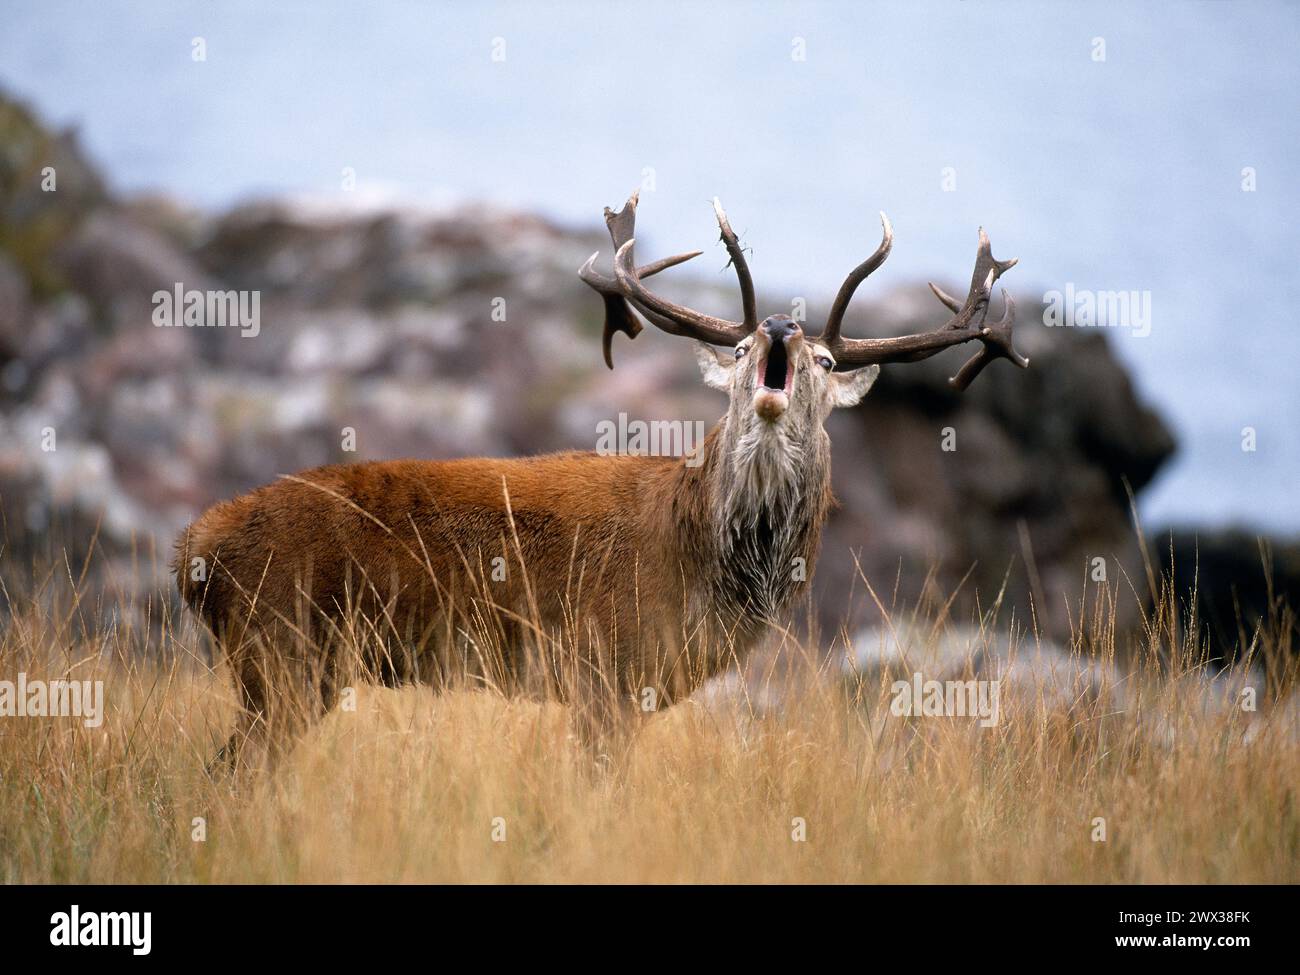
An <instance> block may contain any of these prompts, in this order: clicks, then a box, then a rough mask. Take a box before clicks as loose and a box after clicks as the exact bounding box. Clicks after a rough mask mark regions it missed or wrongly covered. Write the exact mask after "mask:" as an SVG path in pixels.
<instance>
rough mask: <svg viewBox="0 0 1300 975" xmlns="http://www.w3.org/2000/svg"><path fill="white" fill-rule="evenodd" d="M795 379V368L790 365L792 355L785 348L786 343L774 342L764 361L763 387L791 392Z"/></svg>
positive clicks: (775, 390)
mask: <svg viewBox="0 0 1300 975" xmlns="http://www.w3.org/2000/svg"><path fill="white" fill-rule="evenodd" d="M793 379H794V369H792V368H791V366H790V356H789V354H788V353H787V352H786V350H785V343H784V342H773V343H772V345H771V346H770V347H769V348H768V350H767V359H766V361H764V363H763V388H764V389H770V390H773V391H774V392H781V393H789V392H790V383H791V381H792V380H793Z"/></svg>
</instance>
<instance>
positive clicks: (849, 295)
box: [578, 193, 1029, 390]
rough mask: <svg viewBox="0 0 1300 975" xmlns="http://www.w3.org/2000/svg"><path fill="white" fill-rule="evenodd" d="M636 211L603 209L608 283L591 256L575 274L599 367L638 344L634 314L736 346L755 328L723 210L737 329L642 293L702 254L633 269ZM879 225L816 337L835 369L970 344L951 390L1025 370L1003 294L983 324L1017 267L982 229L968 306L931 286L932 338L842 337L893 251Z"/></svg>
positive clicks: (739, 251) (747, 284)
mask: <svg viewBox="0 0 1300 975" xmlns="http://www.w3.org/2000/svg"><path fill="white" fill-rule="evenodd" d="M636 206H637V194H636V193H633V194H632V196H631V197H630V198H629V199H628V201H627V203H626V204H625V205H624V207H623V209H621V210H619V211H618V212H617V213H615V212H614V211H612V210H610V209H609V208H608V207H606V208H605V223H606V225H607V226H608V227H609V236H610V239H611V240H612V241H613V243H614V251H615V253H614V276H613V277H612V278H611V277H608V276H606V275H604V274H601V273H600V272H599V271H597V270H596V267H595V265H596V257H597V255H596V254H592V255H591V257H589V258H588V259H587V262H586V263H585V264H583V265H582V268H581V269H580V270H579V272H578V273H579V274H580V275H581V277H582V280H583V281H585V282H586V283H587V284H588V285H590V286H591V287H592V288H594V289H595V290H596V291H598V292H599V293H600V296H601V298H602V299H604V302H605V329H604V334H603V336H602V339H601V347H602V349H603V351H604V354H605V364H606V365H608V366H609V367H610V368H611V369H612V368H614V362H613V358H612V356H611V354H610V344H611V340H612V339H613V335H614V333H615V332H622V333H623V334H624V335H626V336H628V338H636V336H637V335H638V334H639V333H640V331H641V328H642V326H641V323H640V322H639V321H638V320H637V317H636V315H635V314H633V312H632V309H633V308H635V309H636V310H637V311H638V312H640V313H641V315H642V316H644V317H645V319H646V320H647V321H649V322H650V323H651V324H653V325H655V326H656V327H658V328H661V329H663V330H664V331H665V332H669V333H671V334H673V335H686V336H690V337H691V338H696V339H700V340H702V341H704V342H710V343H713V344H714V345H735V344H736V343H738V342H740V341H741V340H742V339H743V338H745V337H746V336H747V335H749V334H750V333H751V332H753V331H754V329H755V328H757V327H758V305H757V302H756V300H755V297H754V280H753V278H752V277H751V275H750V273H749V265H748V264H747V263H746V262H745V253H744V250H743V248H742V247H741V246H740V241H739V240H738V239H737V237H736V234H735V231H733V230H732V229H731V223H730V222H729V221H728V220H727V215H726V213H725V212H723V209H722V204H720V203H719V202H718V201H717V199H716V198H715V199H714V201H713V210H714V214H715V215H716V216H717V219H718V229H719V231H720V233H721V239H722V243H723V244H724V245H725V246H726V248H727V253H728V255H729V256H730V263H731V265H732V266H733V267H734V268H735V269H736V279H737V281H738V282H739V284H740V301H741V308H742V311H743V318H742V320H741V321H739V322H733V321H729V320H727V319H725V318H715V317H713V316H712V315H706V314H704V313H703V312H698V311H695V310H694V309H691V308H687V307H686V306H684V305H678V304H676V303H674V302H671V301H668V300H667V299H665V298H662V297H660V296H659V295H656V294H654V293H653V292H652V291H650V290H649V289H647V288H646V286H645V284H644V283H643V282H644V280H645V279H646V278H649V277H652V276H653V275H655V274H658V273H659V272H660V271H662V270H664V269H665V268H669V267H673V266H674V265H677V264H681V263H682V262H683V261H688V260H690V259H691V258H692V257H697V256H698V255H699V254H700V251H691V252H689V253H686V254H678V255H676V256H674V257H665V258H663V259H662V260H659V261H654V262H653V263H651V264H644V265H642V266H641V267H637V266H636V263H635V261H634V260H633V249H634V247H635V244H636V240H635V233H634V232H635V229H636ZM880 223H881V227H882V228H883V230H882V236H881V240H880V246H879V247H877V248H876V251H875V253H874V254H872V255H871V256H870V257H869V258H867V259H866V260H865V261H863V262H862V263H861V264H859V265H858V266H857V267H856V268H854V269H853V271H852V272H851V273H850V274H849V276H848V277H847V278H845V279H844V283H843V284H842V285H840V290H839V292H838V293H837V294H836V295H835V301H834V302H833V303H832V305H831V311H830V315H829V316H828V317H827V319H826V327H825V328H824V329H823V330H822V333H821V335H820V336H819V338H818V341H820V342H821V343H822V344H823V345H825V346H826V347H827V348H828V349H829V350H830V352H831V354H832V355H833V356H834V357H835V359H836V361H837V363H838V364H839V365H840V366H842V367H845V368H855V367H857V366H866V365H871V364H874V363H883V362H917V361H919V360H921V359H927V358H929V357H930V356H932V355H934V354H935V353H937V352H942V351H943V350H944V349H946V348H948V347H949V346H953V345H960V344H962V343H963V342H970V341H972V340H976V339H978V340H979V341H980V342H981V343H982V346H983V347H982V348H981V349H980V351H979V352H977V353H976V354H975V355H974V356H972V357H971V358H970V360H969V361H967V362H966V364H965V365H963V366H962V367H961V369H959V370H958V371H957V374H956V375H955V376H953V377H952V378H951V379H950V380H948V382H949V384H950V385H952V386H953V388H955V389H959V390H961V389H965V388H966V387H967V386H969V385H970V384H971V382H972V380H974V379H975V377H976V376H978V375H979V373H980V371H981V370H982V369H983V368H984V367H985V366H986V365H988V364H989V363H990V362H992V361H993V360H994V359H1010V360H1011V361H1012V362H1014V363H1015V364H1016V365H1018V366H1020V367H1021V368H1022V369H1023V368H1025V367H1026V366H1028V365H1029V360H1028V359H1027V358H1025V357H1024V356H1022V355H1021V354H1020V353H1019V352H1017V351H1016V349H1015V347H1014V346H1013V345H1012V340H1011V330H1012V328H1013V326H1014V325H1015V317H1016V306H1015V302H1013V301H1012V300H1011V296H1010V295H1008V294H1007V292H1006V291H1005V290H1003V292H1002V297H1003V300H1004V303H1005V310H1004V311H1003V313H1002V318H1001V319H999V320H998V321H996V322H994V323H992V324H989V323H987V322H986V319H987V318H988V310H989V298H990V295H991V293H992V289H993V284H994V282H996V281H997V279H998V278H999V277H1001V276H1002V275H1003V274H1004V273H1006V272H1007V271H1009V270H1010V269H1011V268H1013V267H1015V265H1016V261H1015V260H1010V261H999V260H997V259H996V258H995V257H994V256H993V251H992V248H991V247H990V245H989V238H988V235H987V234H986V233H984V229H983V228H982V227H981V228H980V242H979V249H978V250H977V251H976V255H975V270H974V272H973V273H972V275H971V283H970V289H969V291H968V292H967V294H966V299H965V300H964V301H958V300H957V299H956V298H953V297H951V296H950V295H947V294H945V293H944V292H943V291H942V290H940V289H939V288H938V287H937V286H935V285H934V284H931V285H930V289H931V290H932V291H933V292H934V294H935V297H937V298H938V299H939V300H940V301H941V302H943V304H944V305H945V306H947V308H948V309H949V310H950V311H951V312H953V317H952V318H951V319H949V320H948V321H947V322H945V323H944V324H943V325H941V326H940V327H939V328H937V329H934V330H933V331H930V332H921V333H918V334H916V335H900V336H897V337H895V338H887V339H848V338H844V337H843V336H842V335H841V334H840V330H841V328H842V326H843V324H844V315H845V312H847V311H848V307H849V303H850V302H851V301H852V300H853V295H854V293H855V292H856V291H857V289H858V286H859V285H860V284H862V282H863V281H865V280H866V279H867V278H868V277H870V275H871V274H872V272H874V271H875V270H876V269H878V268H879V267H880V265H882V264H884V263H885V258H887V257H888V256H889V252H890V250H891V249H892V248H893V246H894V228H893V227H892V226H890V223H889V218H888V217H887V216H885V215H884V214H883V213H882V214H881V215H880Z"/></svg>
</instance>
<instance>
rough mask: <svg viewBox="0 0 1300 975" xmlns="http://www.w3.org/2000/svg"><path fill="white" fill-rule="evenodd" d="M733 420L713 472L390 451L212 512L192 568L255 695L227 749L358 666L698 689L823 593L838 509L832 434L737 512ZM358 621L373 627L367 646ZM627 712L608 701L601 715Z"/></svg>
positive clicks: (431, 676) (594, 459) (190, 598)
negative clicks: (352, 651) (796, 602)
mask: <svg viewBox="0 0 1300 975" xmlns="http://www.w3.org/2000/svg"><path fill="white" fill-rule="evenodd" d="M726 433H727V423H726V420H724V421H723V423H722V424H720V425H719V426H718V427H717V428H715V429H714V431H713V432H712V433H711V434H710V436H709V437H708V438H707V440H706V442H705V444H704V445H703V446H702V448H701V450H702V462H701V463H698V464H697V465H692V464H688V463H687V462H686V460H684V459H682V458H655V457H628V456H598V455H596V454H589V453H561V454H552V455H546V456H539V457H532V458H526V459H518V460H487V459H471V460H452V461H420V460H399V461H386V462H376V463H367V464H355V465H340V466H330V467H322V468H316V469H314V470H310V471H306V472H303V473H302V474H299V475H297V476H296V477H293V478H285V479H282V480H280V481H277V482H275V483H273V484H270V485H268V486H266V487H262V488H258V489H257V490H255V491H252V492H250V493H249V494H246V495H243V496H241V497H238V498H235V499H234V500H231V501H226V502H222V503H219V504H217V505H215V506H214V507H212V508H211V509H209V510H208V511H207V512H206V513H205V514H203V515H202V516H201V517H200V518H199V519H197V520H196V521H195V522H194V523H193V524H192V525H191V526H190V527H189V529H187V530H186V532H184V533H183V535H182V536H181V538H180V539H179V540H178V543H177V556H176V563H175V568H176V571H177V578H178V583H179V586H180V590H181V594H182V596H183V597H184V599H185V601H186V602H187V603H188V604H189V605H190V606H191V607H192V608H193V609H194V610H195V611H196V612H197V613H199V614H200V616H201V617H202V618H203V619H204V621H205V622H206V623H207V624H208V626H209V627H210V628H211V629H212V630H213V632H214V633H215V634H217V636H218V637H219V639H220V643H221V645H222V646H223V647H224V649H225V652H226V654H227V655H228V660H229V663H230V665H231V668H232V670H233V672H234V674H235V678H236V684H237V686H238V688H239V691H240V693H241V696H242V701H243V704H244V707H245V712H246V713H245V715H244V720H243V721H242V722H241V725H240V727H239V728H238V729H237V730H236V732H235V734H234V735H233V736H232V738H231V742H230V743H229V744H228V746H227V748H228V752H227V755H228V757H230V758H232V759H233V755H234V753H235V752H237V750H238V748H239V745H240V743H241V741H242V740H243V738H245V737H247V735H248V734H249V731H250V729H252V728H253V727H254V726H255V724H256V723H257V720H258V719H259V718H260V719H262V724H263V725H269V726H270V731H271V734H272V736H273V737H274V738H281V739H282V738H284V737H286V736H289V737H291V736H292V733H293V731H294V730H296V728H297V727H301V725H302V724H304V723H305V722H306V721H309V720H310V719H311V718H313V717H315V716H318V715H320V714H322V713H324V712H326V711H328V710H329V709H330V708H331V707H332V706H333V705H334V703H335V701H336V698H337V696H338V692H339V689H340V687H341V686H346V685H347V684H348V683H350V682H351V681H352V680H354V679H356V678H357V677H360V678H361V679H362V680H375V681H379V682H382V683H387V684H397V683H401V682H405V681H419V682H423V683H430V684H434V685H438V684H440V683H441V682H442V681H444V680H445V679H446V678H448V677H449V676H453V675H455V674H458V673H459V674H464V673H469V674H471V675H474V676H477V677H480V678H484V679H489V680H491V681H492V683H494V684H496V685H497V686H500V687H503V688H504V689H507V690H510V691H515V690H519V689H527V688H529V687H537V686H545V687H546V688H548V689H550V690H552V691H557V692H559V694H560V696H561V697H565V698H568V697H570V696H571V695H572V693H573V691H574V690H575V688H576V689H579V690H581V691H583V694H582V698H583V700H584V702H586V703H591V701H592V700H593V699H594V698H596V697H599V696H601V695H604V696H606V697H608V698H612V699H614V700H621V701H624V702H627V701H630V700H631V699H633V698H643V696H644V694H645V692H646V689H647V688H653V690H654V694H655V701H656V706H663V705H666V704H668V703H671V702H673V701H675V700H680V699H681V698H682V697H684V696H686V695H687V694H689V693H690V692H691V691H693V690H694V689H695V688H696V687H698V686H699V684H700V683H701V682H703V681H704V680H706V679H707V678H708V677H710V676H712V675H714V674H716V673H717V672H719V671H720V670H722V669H724V668H725V667H726V666H728V665H729V664H731V663H733V662H736V661H738V660H741V659H743V658H744V656H745V655H746V654H747V653H748V652H749V651H750V650H751V649H752V648H753V646H754V645H755V644H756V643H757V642H758V640H759V639H760V637H761V635H762V633H763V630H764V628H765V625H766V624H767V623H768V622H769V621H770V620H771V619H773V618H774V617H776V616H777V615H778V614H780V612H781V611H782V610H783V609H784V608H785V606H786V605H787V604H788V603H789V602H790V600H791V599H793V598H794V597H795V596H796V595H797V594H798V593H799V592H800V591H801V590H802V589H803V588H804V587H805V586H806V585H807V582H806V579H807V576H808V575H810V574H811V571H812V565H813V562H814V560H815V557H816V548H817V544H818V539H819V536H820V530H821V524H822V521H823V519H824V517H825V514H826V511H827V509H828V507H829V505H830V503H831V496H830V491H829V443H828V441H826V438H825V434H824V432H822V431H821V430H820V429H818V430H817V433H818V434H819V435H820V440H819V441H818V443H817V446H818V447H819V450H818V451H817V453H818V454H819V456H820V460H819V463H817V464H813V465H807V464H805V465H803V467H802V468H801V470H800V472H799V474H798V476H799V479H800V480H801V481H803V480H804V477H805V475H806V476H807V477H809V478H810V482H807V483H801V484H799V485H796V486H793V488H792V490H790V491H787V492H784V493H783V494H781V495H779V496H774V497H773V498H771V499H768V500H767V501H757V502H755V503H754V504H753V505H751V504H748V503H741V504H739V506H736V505H735V504H734V503H732V504H731V507H729V501H728V499H729V498H731V497H732V495H733V494H734V491H735V484H736V482H737V480H738V478H737V471H736V470H735V467H736V460H735V453H736V451H735V449H734V445H732V444H730V443H728V439H727V436H726ZM196 559H198V560H202V561H201V562H198V563H196V562H195V560H196ZM796 559H801V560H803V562H802V566H801V567H802V568H804V569H805V571H804V572H802V573H801V572H793V571H792V566H793V564H794V562H795V560H796ZM196 565H197V566H201V569H202V571H200V572H198V573H197V575H199V576H206V578H198V579H196V578H195V575H196V573H195V571H194V569H195V566H196ZM770 579H776V580H778V583H779V584H778V585H775V586H773V585H768V584H765V581H766V580H770ZM358 620H364V621H369V622H368V623H366V624H363V625H364V626H366V627H367V628H368V630H369V632H368V633H367V634H363V635H362V636H363V637H368V639H362V640H356V639H355V636H356V633H355V627H356V621H358ZM349 627H351V628H352V630H351V631H349ZM345 632H352V635H353V637H354V639H352V640H351V641H350V642H351V645H353V646H356V645H358V644H359V643H364V644H366V645H367V647H368V648H369V649H368V650H367V651H366V653H365V654H364V655H363V657H362V658H361V659H359V660H354V661H353V663H354V665H355V664H359V665H360V669H361V671H362V673H360V674H357V673H355V670H356V666H347V665H345V664H344V663H343V662H342V660H341V659H340V657H339V654H340V653H341V651H340V650H339V647H341V646H342V645H344V644H346V643H349V641H348V640H346V639H344V635H345ZM489 658H490V659H489ZM285 688H293V689H294V690H295V692H298V693H299V694H300V696H299V697H298V698H297V699H296V700H295V709H296V712H297V713H296V714H295V715H294V716H290V715H289V714H288V713H285V714H282V715H277V714H275V713H274V712H275V711H277V710H280V711H285V712H287V711H288V710H289V708H287V707H286V705H285V702H284V701H283V699H282V698H283V693H284V689H285ZM302 694H305V696H301V695H302ZM609 710H610V709H609V708H608V707H607V706H597V707H596V708H595V712H596V713H597V715H598V717H597V719H596V720H597V722H598V723H599V722H602V721H605V720H607V718H608V715H609ZM277 718H282V719H283V720H284V722H285V723H286V724H292V725H294V726H295V727H294V728H288V727H286V728H282V729H277V728H276V727H275V726H276V724H277ZM261 730H265V728H263V729H261Z"/></svg>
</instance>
